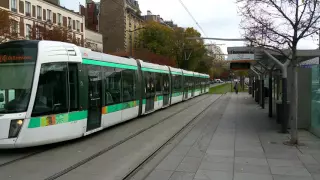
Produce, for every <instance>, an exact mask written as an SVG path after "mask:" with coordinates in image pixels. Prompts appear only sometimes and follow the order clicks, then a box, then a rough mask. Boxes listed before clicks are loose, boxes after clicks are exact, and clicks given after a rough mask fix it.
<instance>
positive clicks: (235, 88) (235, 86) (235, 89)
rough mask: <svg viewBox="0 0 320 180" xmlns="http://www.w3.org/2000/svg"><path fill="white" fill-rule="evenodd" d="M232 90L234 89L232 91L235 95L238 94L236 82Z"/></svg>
mask: <svg viewBox="0 0 320 180" xmlns="http://www.w3.org/2000/svg"><path fill="white" fill-rule="evenodd" d="M233 89H234V91H235V92H236V94H238V90H239V87H238V82H236V83H235V84H234V87H233Z"/></svg>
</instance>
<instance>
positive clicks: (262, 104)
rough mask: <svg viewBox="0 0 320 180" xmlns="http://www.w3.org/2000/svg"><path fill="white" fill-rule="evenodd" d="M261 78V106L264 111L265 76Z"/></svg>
mask: <svg viewBox="0 0 320 180" xmlns="http://www.w3.org/2000/svg"><path fill="white" fill-rule="evenodd" d="M261 77H262V78H261V86H260V88H261V101H260V105H261V107H262V109H264V98H265V96H264V75H262V76H261Z"/></svg>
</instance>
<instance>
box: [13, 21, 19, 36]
mask: <svg viewBox="0 0 320 180" xmlns="http://www.w3.org/2000/svg"><path fill="white" fill-rule="evenodd" d="M11 33H12V35H13V36H16V35H18V33H19V32H18V21H12V25H11Z"/></svg>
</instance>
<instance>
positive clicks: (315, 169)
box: [305, 165, 320, 174]
mask: <svg viewBox="0 0 320 180" xmlns="http://www.w3.org/2000/svg"><path fill="white" fill-rule="evenodd" d="M305 167H306V168H307V170H308V171H309V172H310V173H312V174H320V166H319V165H305Z"/></svg>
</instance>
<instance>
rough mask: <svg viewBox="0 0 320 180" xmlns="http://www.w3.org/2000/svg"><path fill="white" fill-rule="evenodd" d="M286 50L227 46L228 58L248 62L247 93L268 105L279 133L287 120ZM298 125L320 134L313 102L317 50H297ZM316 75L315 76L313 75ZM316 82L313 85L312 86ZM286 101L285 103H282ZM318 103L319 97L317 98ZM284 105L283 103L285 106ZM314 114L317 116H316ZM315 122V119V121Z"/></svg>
mask: <svg viewBox="0 0 320 180" xmlns="http://www.w3.org/2000/svg"><path fill="white" fill-rule="evenodd" d="M290 52H291V51H290V50H282V52H280V51H276V50H271V49H266V48H260V47H228V60H229V61H232V62H233V61H237V62H240V61H241V60H243V61H244V62H248V60H251V61H250V63H251V66H250V70H249V93H250V94H252V97H253V98H254V100H255V101H256V102H257V103H258V104H259V105H260V106H261V108H265V104H268V108H269V110H268V112H269V113H268V116H269V117H273V116H275V117H276V120H277V123H278V124H281V132H282V133H286V132H287V128H288V126H290V123H289V122H288V121H289V109H290V97H291V95H290V94H291V88H290V85H291V82H292V76H293V75H292V72H293V71H292V67H291V66H290V61H287V57H288V55H289V54H290ZM297 56H298V62H299V68H298V69H299V70H298V94H299V96H298V97H299V98H298V128H300V129H307V130H309V131H311V132H313V133H314V134H316V135H318V136H320V120H319V118H318V117H319V116H320V112H319V111H320V108H316V106H319V105H320V103H319V104H314V101H313V99H314V98H313V96H314V92H315V91H317V90H318V89H319V95H320V85H319V84H320V81H319V80H318V81H316V82H315V81H314V79H319V77H320V66H319V60H318V57H320V50H298V51H297ZM315 76H316V77H315ZM315 84H316V85H315ZM284 102H287V103H284ZM317 102H320V96H319V100H318V101H317ZM285 104H286V106H285ZM317 114H318V115H317ZM315 121H316V122H315Z"/></svg>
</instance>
